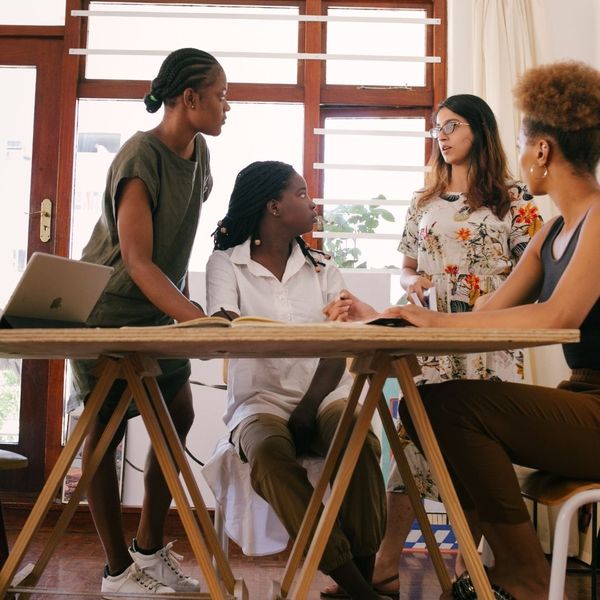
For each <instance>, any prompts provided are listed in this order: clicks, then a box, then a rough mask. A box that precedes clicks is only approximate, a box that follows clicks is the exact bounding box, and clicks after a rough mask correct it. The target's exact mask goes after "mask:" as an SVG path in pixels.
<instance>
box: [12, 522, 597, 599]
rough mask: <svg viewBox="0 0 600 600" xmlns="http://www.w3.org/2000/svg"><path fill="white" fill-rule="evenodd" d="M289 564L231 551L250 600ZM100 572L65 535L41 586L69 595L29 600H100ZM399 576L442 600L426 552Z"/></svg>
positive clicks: (406, 587)
mask: <svg viewBox="0 0 600 600" xmlns="http://www.w3.org/2000/svg"><path fill="white" fill-rule="evenodd" d="M16 534H17V531H16V530H9V532H8V535H9V543H12V541H13V540H14V538H15V536H16ZM47 535H48V533H47V532H45V531H42V532H41V533H39V534H38V535H37V536H36V539H35V541H34V542H33V543H32V545H31V547H30V549H29V552H28V557H30V558H32V557H34V556H35V557H37V555H38V553H39V551H40V548H41V544H42V543H43V540H44V538H45V536H47ZM174 549H175V550H176V551H177V552H178V553H180V554H183V555H184V561H183V565H184V567H185V570H186V571H187V572H189V573H190V574H192V575H194V576H196V577H199V578H200V579H201V576H200V571H199V569H198V567H197V566H195V565H194V561H193V557H192V553H191V550H190V547H189V545H188V543H187V541H185V540H180V541H179V542H177V544H176V546H175V548H174ZM444 556H445V557H446V561H447V564H448V567H449V568H451V565H452V564H453V559H454V556H453V555H452V554H445V555H444ZM285 559H286V556H284V555H275V556H271V557H263V558H247V557H243V556H240V555H239V554H238V553H237V552H232V557H231V564H232V569H233V572H234V574H235V576H236V577H241V578H243V579H244V581H245V582H246V586H247V587H248V591H249V595H250V599H251V600H268V599H269V598H270V589H271V581H272V580H274V579H278V578H280V577H281V574H282V572H283V569H284V567H285ZM102 567H103V555H102V550H101V548H100V545H99V544H98V542H97V539H96V536H95V534H92V533H67V534H66V535H65V536H64V538H63V540H62V541H61V544H60V546H59V548H58V549H57V552H56V553H55V554H54V556H53V557H52V559H51V561H50V564H49V565H48V568H47V569H46V571H45V572H44V574H43V576H42V579H41V580H40V582H39V584H38V587H43V588H48V589H49V588H53V589H54V590H56V591H58V590H68V591H69V592H70V594H69V595H66V594H60V593H58V594H57V593H56V591H55V592H53V593H49V592H48V593H36V594H32V595H31V596H30V598H31V599H32V600H40V599H42V598H43V599H48V600H51V599H63V598H64V599H65V600H67V599H69V598H70V599H72V598H82V599H83V598H84V597H85V598H88V597H98V598H99V597H100V595H99V594H98V595H97V596H88V594H90V593H92V592H97V591H98V590H99V587H100V577H101V573H102ZM400 572H401V598H402V600H436V599H437V598H438V597H439V593H440V589H439V586H438V583H437V580H436V578H435V573H434V571H433V568H432V567H431V565H430V563H429V560H428V558H427V555H426V554H425V553H422V552H405V553H404V555H403V557H402V560H401V563H400ZM327 582H328V579H327V578H326V577H325V576H323V575H321V574H317V576H316V577H315V580H314V581H313V584H312V588H311V593H310V595H309V600H318V598H319V590H320V589H321V588H322V587H323V585H324V584H326V583H327ZM204 589H206V588H204ZM567 591H568V594H569V600H589V598H590V579H589V577H587V576H575V575H569V576H568V578H567ZM78 592H79V594H78ZM84 594H85V596H84ZM521 600H525V599H521Z"/></svg>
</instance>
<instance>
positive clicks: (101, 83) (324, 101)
mask: <svg viewBox="0 0 600 600" xmlns="http://www.w3.org/2000/svg"><path fill="white" fill-rule="evenodd" d="M91 1H92V0H68V7H67V21H66V30H67V36H66V37H67V38H69V37H70V38H71V39H78V40H79V42H80V44H79V47H85V40H86V39H87V22H88V19H85V18H80V17H71V16H70V8H69V6H70V5H72V4H77V5H78V6H77V8H79V9H83V10H87V9H89V5H90V3H91ZM121 1H122V0H103V2H105V3H108V4H110V3H114V4H118V3H120V2H121ZM446 2H447V0H421V1H416V0H369V1H368V2H367V1H366V0H291V1H285V0H261V1H260V2H256V1H252V0H228V1H227V2H226V4H227V5H228V6H256V5H257V4H260V5H261V6H286V7H289V6H297V7H298V10H299V14H301V15H306V14H318V15H326V14H327V11H328V9H329V8H341V7H344V8H365V7H368V8H369V9H375V8H382V9H398V8H409V9H410V8H413V9H421V10H425V12H426V17H427V18H438V19H440V21H441V22H440V24H439V25H433V26H429V27H428V29H427V31H428V34H427V40H426V54H427V55H428V56H439V57H440V58H441V62H440V63H427V64H426V65H425V86H424V87H417V88H415V89H404V88H393V89H387V88H382V89H375V88H366V89H364V88H363V89H360V88H357V87H356V86H352V85H334V84H327V83H326V79H325V74H326V61H323V60H298V77H297V83H296V84H260V83H256V84H253V83H230V84H229V91H228V99H229V100H230V101H232V102H238V101H245V102H299V103H302V104H304V108H305V117H304V155H303V169H304V173H303V174H304V177H305V179H306V182H307V186H308V191H309V194H310V195H311V196H313V197H322V194H323V184H324V172H323V171H322V170H317V169H314V168H313V164H314V163H316V162H322V159H323V154H324V143H325V140H324V136H318V135H315V134H314V130H315V128H319V127H323V123H324V120H325V118H326V117H327V116H332V115H334V114H337V113H338V112H339V111H343V113H344V116H347V117H348V116H370V117H378V116H381V117H383V116H398V117H400V116H407V115H413V114H417V113H418V115H419V116H425V117H426V119H429V118H430V116H431V113H432V111H433V109H434V107H435V106H437V104H438V103H439V102H440V101H441V100H442V99H443V98H445V96H446V85H447V48H446V46H447V43H446V40H447V6H446ZM128 3H130V4H180V3H181V0H179V1H177V0H161V1H160V2H159V1H155V0H128ZM186 4H203V5H219V4H225V2H223V1H220V2H219V1H217V0H200V1H198V0H187V2H186ZM69 32H70V34H69ZM326 48H327V27H326V24H324V23H320V22H302V21H301V22H300V23H299V24H298V52H306V53H325V52H326ZM69 61H72V62H76V63H77V72H78V78H77V88H76V98H74V102H76V101H77V100H79V99H115V100H119V99H125V100H135V99H139V98H142V97H143V96H144V94H145V93H146V92H147V90H148V86H149V82H146V81H134V80H104V79H87V78H86V77H85V56H72V57H69ZM74 135H75V132H74V131H73V132H72V133H71V138H72V139H74ZM71 138H70V137H69V136H67V141H68V143H69V144H71ZM71 147H72V146H71ZM425 149H426V155H425V156H424V161H425V162H426V161H427V160H428V159H429V154H430V151H431V142H430V140H426V144H425ZM66 168H67V169H68V168H69V167H68V165H67V166H66ZM71 170H72V165H71ZM321 210H322V207H319V211H321ZM306 239H307V241H308V242H309V243H310V244H311V245H313V246H319V245H321V240H320V239H316V238H313V236H312V235H310V234H309V235H307V236H306Z"/></svg>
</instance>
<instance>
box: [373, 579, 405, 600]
mask: <svg viewBox="0 0 600 600" xmlns="http://www.w3.org/2000/svg"><path fill="white" fill-rule="evenodd" d="M393 581H397V582H398V586H396V589H395V590H382V589H381V586H384V585H386V584H388V583H392V582H393ZM399 586H400V575H399V574H398V573H396V574H395V575H392V576H391V577H387V578H386V579H382V580H381V581H376V582H374V583H373V589H374V590H375V591H376V592H377V593H378V594H379V595H380V596H385V597H386V598H391V600H399V598H400V591H399V590H398V587H399Z"/></svg>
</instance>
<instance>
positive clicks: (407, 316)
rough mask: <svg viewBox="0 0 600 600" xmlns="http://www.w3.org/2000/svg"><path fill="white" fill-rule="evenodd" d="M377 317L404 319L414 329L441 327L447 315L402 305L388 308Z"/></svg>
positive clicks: (412, 305)
mask: <svg viewBox="0 0 600 600" xmlns="http://www.w3.org/2000/svg"><path fill="white" fill-rule="evenodd" d="M377 316H378V317H393V318H397V319H404V320H405V321H408V322H409V323H410V324H411V325H414V326H415V327H443V323H442V321H443V320H444V319H445V317H447V316H448V315H447V314H446V313H439V312H436V311H435V310H430V309H428V308H422V307H420V306H417V305H416V304H404V305H403V306H390V307H389V308H386V309H385V310H384V311H383V312H381V313H380V314H379V315H377Z"/></svg>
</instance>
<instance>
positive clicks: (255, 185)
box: [212, 160, 329, 271]
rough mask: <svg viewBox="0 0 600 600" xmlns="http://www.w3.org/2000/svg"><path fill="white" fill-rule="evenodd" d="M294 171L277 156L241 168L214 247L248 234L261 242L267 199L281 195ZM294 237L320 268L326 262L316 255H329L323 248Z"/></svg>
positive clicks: (233, 243)
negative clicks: (262, 221)
mask: <svg viewBox="0 0 600 600" xmlns="http://www.w3.org/2000/svg"><path fill="white" fill-rule="evenodd" d="M295 173H296V171H295V170H294V167H292V166H291V165H288V164H286V163H283V162H280V161H277V160H265V161H256V162H253V163H251V164H249V165H248V166H247V167H245V168H244V169H242V170H241V171H240V172H239V173H238V175H237V177H236V178H235V183H234V185H233V191H232V192H231V197H230V199H229V207H228V209H227V214H226V215H225V216H224V217H223V218H222V219H221V220H220V221H219V222H218V224H217V228H216V229H215V230H214V232H213V233H212V236H213V239H214V250H227V249H228V248H233V247H234V246H238V245H239V244H243V243H244V242H245V241H246V240H247V239H248V238H252V240H253V241H254V243H256V244H260V238H259V228H260V222H261V220H262V217H263V215H264V213H265V211H266V206H267V202H268V201H269V200H279V199H281V197H282V195H283V192H284V191H285V190H286V189H287V187H288V185H289V184H290V180H291V179H292V176H293V175H294V174H295ZM295 239H296V242H297V243H298V245H299V246H300V249H301V250H302V253H303V254H304V256H305V257H306V258H307V259H308V260H309V261H310V263H311V264H312V265H313V266H314V267H315V268H316V270H317V271H319V270H320V267H323V266H325V263H323V262H322V261H319V260H317V259H316V258H315V257H314V256H313V253H316V254H320V255H323V256H326V255H325V254H324V253H323V252H321V251H320V250H316V249H315V248H310V247H309V246H308V245H307V244H306V242H305V241H304V240H303V239H302V237H301V236H298V237H296V238H295ZM327 258H329V257H327Z"/></svg>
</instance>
